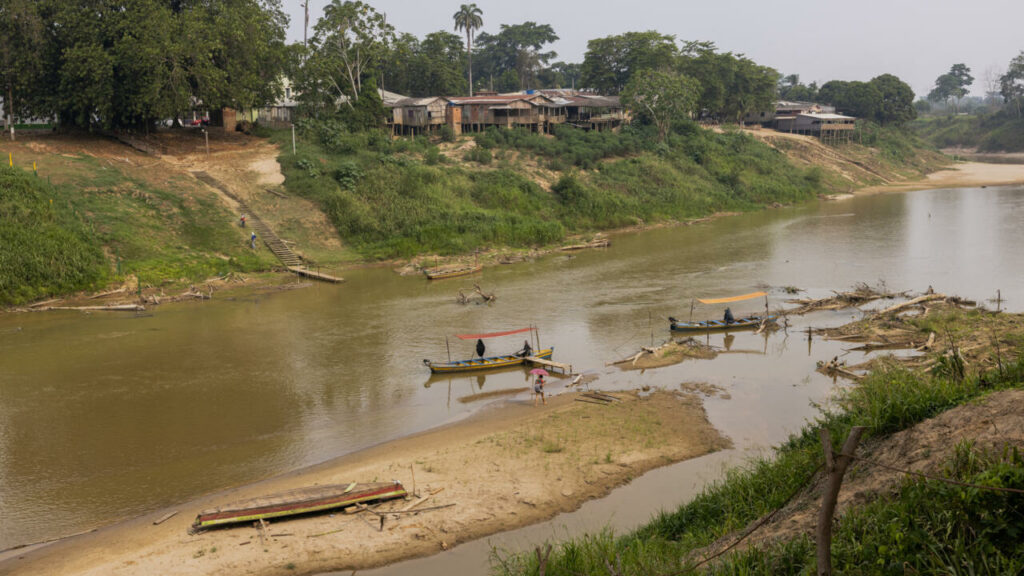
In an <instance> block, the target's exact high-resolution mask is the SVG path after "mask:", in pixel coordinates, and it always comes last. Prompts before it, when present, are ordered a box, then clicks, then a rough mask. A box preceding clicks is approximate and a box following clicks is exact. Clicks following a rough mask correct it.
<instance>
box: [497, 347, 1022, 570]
mask: <svg viewBox="0 0 1024 576" xmlns="http://www.w3.org/2000/svg"><path fill="white" fill-rule="evenodd" d="M1018 357H1019V355H1018ZM1022 385H1024V361H1022V360H1017V361H1016V362H1015V363H1013V364H1011V365H1010V366H1009V367H1007V368H1006V369H1005V370H1003V371H1001V372H998V373H990V374H985V375H984V377H983V378H982V377H974V378H964V379H960V380H951V379H948V378H943V377H935V376H929V375H921V374H917V373H912V372H910V371H908V370H906V369H903V368H900V367H898V366H896V365H890V366H886V367H884V368H882V369H879V370H876V371H875V372H873V373H872V374H871V375H870V376H869V377H868V378H867V379H865V380H864V381H863V382H862V383H861V384H860V385H858V386H857V387H855V388H851V389H849V391H848V392H847V393H846V394H845V395H844V396H843V397H842V398H841V399H840V401H839V404H838V408H837V409H835V410H832V411H828V412H824V413H823V414H822V415H821V417H820V418H819V420H818V421H817V422H815V423H814V424H812V425H809V426H807V427H805V428H804V430H803V431H802V432H801V434H799V435H796V436H793V437H791V438H790V440H789V441H788V442H786V443H785V444H784V445H782V446H781V447H779V448H778V449H777V450H776V454H775V455H774V457H772V458H765V459H758V460H755V461H752V462H750V463H749V464H748V465H746V466H744V467H741V468H737V469H733V470H730V471H729V472H727V474H726V477H725V478H724V479H723V480H721V481H720V482H717V483H715V484H713V485H711V486H709V487H707V488H706V489H705V490H704V491H703V492H702V493H701V494H700V495H699V496H697V497H696V498H695V499H694V500H693V501H691V502H689V503H687V504H685V505H683V506H681V507H679V508H678V509H677V510H675V511H666V512H663V513H661V514H659V515H658V516H656V517H655V518H653V519H652V520H651V521H650V522H649V523H648V524H647V525H645V526H643V527H641V528H639V529H637V530H636V531H634V532H631V533H629V534H625V535H615V534H613V533H612V532H611V531H608V530H606V531H603V532H601V533H598V534H588V535H584V536H582V537H578V538H573V539H570V540H568V541H565V542H561V543H558V544H557V545H556V547H555V549H554V550H553V552H552V554H551V556H550V558H549V560H548V564H547V572H546V573H547V574H549V575H559V576H561V575H565V576H569V575H574V574H597V573H606V572H607V566H609V565H610V566H614V567H615V568H616V573H618V574H622V575H623V576H627V575H641V574H697V573H698V570H697V569H695V568H694V567H693V561H692V560H688V555H689V554H690V552H692V551H693V550H696V549H698V548H701V547H704V546H707V545H708V544H710V543H712V542H714V541H715V540H717V539H719V538H721V537H723V536H725V535H728V534H732V533H735V532H736V531H738V530H740V529H742V528H743V527H745V526H747V525H748V524H749V523H750V522H752V521H754V520H755V519H757V518H759V517H761V516H763V515H765V514H767V513H769V512H771V511H772V510H774V509H776V508H778V507H779V506H781V505H782V504H783V502H785V500H786V499H787V498H788V497H789V496H790V495H791V494H793V493H795V492H796V491H797V490H799V489H800V488H801V487H802V486H803V485H804V484H805V483H806V481H807V480H808V478H810V477H811V475H812V474H813V473H814V472H815V470H816V469H817V468H818V466H819V465H820V464H821V462H822V456H821V452H822V450H821V445H820V440H819V435H818V429H819V428H820V427H822V426H824V427H827V428H828V429H829V431H830V434H831V437H832V438H833V439H834V441H835V442H841V440H842V439H843V438H845V437H846V435H847V434H848V432H849V430H850V428H851V427H852V426H854V425H863V426H868V434H867V436H884V435H887V434H891V433H893V432H895V431H898V430H903V429H906V428H908V427H910V426H913V425H914V424H916V423H918V422H921V421H923V420H925V419H927V418H930V417H933V416H935V415H937V414H939V413H941V412H943V411H945V410H947V409H949V408H952V407H954V406H957V405H959V404H962V403H965V402H967V401H969V400H971V399H973V398H977V397H979V396H981V395H983V394H985V393H987V392H989V391H991V390H995V389H1002V388H1011V387H1020V386H1022ZM867 436H866V437H867ZM950 466H951V467H950V469H949V470H947V471H946V474H947V475H949V476H951V477H954V478H959V479H962V480H964V481H968V482H976V483H981V484H986V485H999V486H1009V487H1018V488H1024V463H1022V461H1021V458H1020V456H1019V455H1018V454H1017V453H1016V452H1013V453H1007V454H1002V455H991V454H983V453H976V452H972V451H970V450H968V449H967V448H961V449H959V450H958V451H957V454H956V457H955V458H954V461H953V462H952V463H951V464H950ZM1022 530H1024V498H1022V497H1020V495H1009V496H1008V495H1002V494H1000V495H995V494H994V493H991V492H980V491H977V490H972V489H963V488H951V487H949V486H948V485H945V484H939V483H936V482H921V481H908V482H906V483H905V484H904V485H903V487H902V488H901V489H900V492H899V493H898V494H897V495H895V496H893V497H891V498H885V497H883V498H880V499H879V500H876V501H875V502H873V503H872V504H870V505H868V506H866V507H863V508H859V509H856V510H855V511H854V512H853V513H851V514H848V515H847V516H845V517H844V519H843V521H842V522H841V523H840V527H839V529H837V531H836V533H835V536H834V538H835V540H834V549H835V555H834V557H835V558H836V559H837V560H836V561H835V566H836V567H837V568H840V570H841V573H845V574H904V573H906V572H905V571H904V570H905V568H904V566H908V567H909V569H911V570H912V573H922V574H924V573H928V574H940V573H942V574H946V573H953V574H959V573H963V574H968V573H971V574H974V573H990V574H996V573H998V574H1008V573H1019V570H1020V566H1021V565H1022V564H1024V544H1021V542H1022V541H1024V538H1021V537H1020V536H1021V534H1020V532H1021V531H1022ZM897 533H898V534H902V536H896V534H897ZM904 563H906V564H904ZM537 568H538V566H537V560H536V557H535V556H534V555H532V554H521V555H511V556H508V557H505V556H503V555H502V554H500V553H497V552H496V553H495V554H494V555H493V561H492V572H493V573H495V574H505V575H526V574H535V573H536V571H537ZM814 569H815V564H814V546H813V543H811V542H810V541H808V540H807V539H806V538H797V539H795V540H791V541H786V542H781V543H777V544H774V545H771V546H768V547H753V548H751V549H749V550H746V551H743V552H739V553H736V554H733V555H730V556H728V557H726V559H725V560H724V561H723V563H722V564H720V565H717V566H716V567H714V568H713V569H712V570H711V572H712V573H716V574H719V573H720V574H765V575H768V574H813V573H814ZM971 570H974V571H973V572H971Z"/></svg>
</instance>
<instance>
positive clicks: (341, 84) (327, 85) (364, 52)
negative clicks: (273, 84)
mask: <svg viewBox="0 0 1024 576" xmlns="http://www.w3.org/2000/svg"><path fill="white" fill-rule="evenodd" d="M313 30H314V33H315V34H314V37H313V49H312V54H311V57H310V61H309V63H308V65H309V66H310V70H309V72H308V73H307V74H306V85H304V86H303V87H302V90H303V92H305V91H307V90H310V91H313V90H316V91H318V92H319V95H318V97H319V99H320V101H321V104H322V105H329V103H332V102H337V101H343V102H345V103H346V104H347V105H348V107H349V108H350V109H351V110H354V109H355V108H356V102H357V101H358V100H359V98H360V95H361V94H362V92H363V89H362V88H363V82H364V81H365V80H366V79H367V78H370V77H373V76H374V75H375V72H376V70H377V69H378V67H379V66H380V65H381V62H382V61H383V57H384V56H385V55H386V53H387V48H388V45H389V44H390V43H391V41H392V40H393V39H394V27H393V26H391V25H390V24H388V23H387V20H386V19H385V18H384V15H383V14H381V13H379V12H377V11H376V10H375V9H374V8H373V7H372V6H370V5H369V4H365V3H363V2H359V1H358V0H356V1H345V2H343V1H342V0H331V3H330V4H328V5H327V6H326V7H325V8H324V15H323V17H322V18H320V20H319V21H318V22H317V23H316V26H314V28H313ZM374 84H375V85H376V82H375V83H374ZM325 89H326V90H325Z"/></svg>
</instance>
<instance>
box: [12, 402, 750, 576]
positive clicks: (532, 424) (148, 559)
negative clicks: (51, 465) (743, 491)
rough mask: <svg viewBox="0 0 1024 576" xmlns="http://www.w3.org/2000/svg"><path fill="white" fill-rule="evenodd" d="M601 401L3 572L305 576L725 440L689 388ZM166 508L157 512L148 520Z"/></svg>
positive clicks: (546, 507) (514, 520)
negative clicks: (336, 489) (390, 489)
mask: <svg viewBox="0 0 1024 576" xmlns="http://www.w3.org/2000/svg"><path fill="white" fill-rule="evenodd" d="M616 396H618V397H619V398H621V401H617V402H613V403H611V404H608V405H602V404H595V403H591V402H586V401H577V399H579V398H580V396H579V393H578V392H575V391H571V390H566V391H565V392H564V393H563V394H561V395H558V396H554V397H551V398H549V399H548V403H547V405H541V406H537V407H534V406H533V405H532V404H530V402H529V401H528V399H527V398H526V397H525V394H524V395H522V397H516V398H515V399H511V400H509V401H502V402H499V403H497V405H496V406H494V407H489V408H485V409H483V410H482V411H480V412H479V413H478V414H476V415H475V416H473V417H472V418H469V419H467V420H465V421H462V422H457V423H454V424H451V425H447V426H444V427H441V428H438V429H435V430H431V431H428V432H425V433H422V434H418V435H415V436H411V437H408V438H404V439H401V440H398V441H395V442H390V443H387V444H383V445H380V446H377V447H374V448H371V449H368V450H365V451H362V452H358V453H354V454H351V455H348V456H345V457H342V458H340V459H337V460H333V461H330V462H326V463H324V464H321V465H318V466H315V467H313V468H309V469H306V470H301V471H298V472H294V473H291V474H288V475H285V476H281V477H278V478H274V479H271V480H267V481H264V482H260V483H257V484H252V485H248V486H243V487H239V488H236V489H233V490H228V491H224V492H221V493H217V494H214V495H209V496H206V497H203V498H200V499H197V500H195V501H192V502H188V503H183V504H181V505H179V506H175V507H173V508H169V509H166V510H159V511H155V512H153V513H152V514H149V515H146V516H143V517H140V518H135V519H132V520H128V521H125V522H121V523H118V524H115V525H113V526H110V527H107V528H104V529H101V530H98V531H96V532H92V533H89V534H85V535H81V536H77V537H73V538H68V539H65V540H61V541H58V542H54V543H52V544H49V545H46V546H42V547H37V548H35V549H21V550H13V551H8V552H7V553H5V554H3V555H2V556H0V574H90V575H97V576H98V575H118V574H162V575H172V574H190V575H194V574H236V575H237V574H247V575H261V576H262V575H274V574H309V573H316V572H322V571H328V570H357V569H366V568H370V567H374V566H381V565H385V564H388V563H391V562H395V561H397V560H401V559H407V558H413V557H418V556H424V555H429V554H435V553H438V552H442V551H443V550H447V549H450V548H451V547H453V546H456V545H458V544H459V543H460V542H466V541H469V540H473V539H477V538H481V537H483V536H487V535H490V534H494V533H497V532H502V531H505V530H509V529H512V528H516V527H520V526H525V525H528V524H532V523H536V522H539V521H542V520H545V519H548V518H551V517H553V516H554V515H556V514H558V513H560V512H567V511H571V510H574V509H576V508H578V507H579V506H580V505H582V504H583V503H584V502H585V501H587V500H590V499H594V498H600V497H602V496H604V495H606V494H607V493H608V492H609V491H610V490H611V489H612V488H614V487H616V486H619V485H621V484H624V483H626V482H629V481H630V480H631V479H632V478H634V477H636V476H638V475H640V474H642V473H644V472H645V471H647V470H651V469H653V468H656V467H659V466H664V465H667V464H670V463H673V462H678V461H682V460H686V459H689V458H694V457H697V456H700V455H703V454H707V453H709V452H712V451H715V450H719V449H723V448H726V447H728V446H730V442H729V440H728V439H726V438H723V437H722V436H721V435H720V434H719V433H718V432H717V431H716V430H715V429H714V428H712V427H711V425H710V424H709V423H708V421H707V418H706V415H705V413H704V409H703V406H702V403H701V400H700V396H699V395H696V394H687V393H683V392H676V391H657V392H653V393H651V394H644V393H640V392H635V393H616ZM387 480H398V481H400V482H402V483H403V484H404V485H405V487H406V489H407V490H409V491H410V492H412V491H415V493H417V494H418V495H419V497H420V498H426V499H427V500H425V501H424V502H422V503H419V504H417V505H416V509H422V510H423V511H422V512H420V513H418V514H413V513H404V514H401V515H389V514H387V512H388V511H395V510H400V509H402V508H405V507H407V506H409V505H410V504H413V503H416V502H418V499H417V498H412V499H411V500H409V501H405V500H397V501H394V502H389V503H385V504H383V505H381V506H380V507H379V508H378V509H377V510H376V511H377V512H378V513H381V514H383V518H384V521H383V525H382V527H381V524H379V522H380V517H379V516H378V515H376V514H372V513H369V512H363V513H360V514H354V515H346V514H342V513H340V512H337V513H334V514H321V515H317V516H311V517H305V518H298V519H293V520H287V521H279V522H273V523H271V524H270V525H269V526H268V527H267V529H266V530H265V531H263V532H262V533H261V531H260V530H257V529H256V528H253V527H249V526H241V527H237V528H227V529H218V530H210V531H206V532H203V533H200V534H196V535H189V534H188V533H187V529H188V527H189V525H190V524H191V523H192V521H193V519H194V518H195V516H196V514H197V513H198V512H199V511H200V510H202V509H205V508H209V507H212V506H217V505H220V504H224V503H227V502H230V501H234V500H240V499H246V498H252V497H256V496H260V495H266V494H272V493H277V492H281V491H286V490H291V489H296V488H301V487H306V486H314V485H321V484H344V483H348V482H354V481H360V482H371V481H387ZM170 512H176V514H175V515H174V516H173V517H171V518H170V519H168V520H166V521H165V522H163V523H161V524H159V525H154V521H156V520H158V519H160V518H161V517H163V516H165V515H166V514H168V513H170Z"/></svg>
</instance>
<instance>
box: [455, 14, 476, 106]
mask: <svg viewBox="0 0 1024 576" xmlns="http://www.w3.org/2000/svg"><path fill="white" fill-rule="evenodd" d="M482 14H483V10H481V9H480V8H478V7H477V5H476V4H475V3H474V4H463V5H462V6H460V7H459V11H458V12H456V13H455V14H453V15H452V18H453V19H454V20H455V31H456V32H458V31H459V30H465V31H466V54H467V55H468V57H469V63H468V64H467V65H466V70H467V73H468V75H469V95H470V96H473V34H474V33H475V32H476V31H477V30H479V29H480V27H481V26H483V25H484V20H483V18H481V15H482Z"/></svg>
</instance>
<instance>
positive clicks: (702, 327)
mask: <svg viewBox="0 0 1024 576" xmlns="http://www.w3.org/2000/svg"><path fill="white" fill-rule="evenodd" d="M765 319H767V321H768V322H774V321H775V316H767V317H766V316H764V315H754V316H745V317H743V318H737V319H736V320H734V321H732V322H730V323H728V324H726V323H725V322H724V321H723V320H704V321H701V322H682V321H680V320H676V319H675V318H672V317H671V316H670V317H669V319H668V321H669V327H670V328H671V329H672V331H673V332H713V331H716V330H742V329H744V328H757V327H758V326H760V325H761V321H762V320H765Z"/></svg>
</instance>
